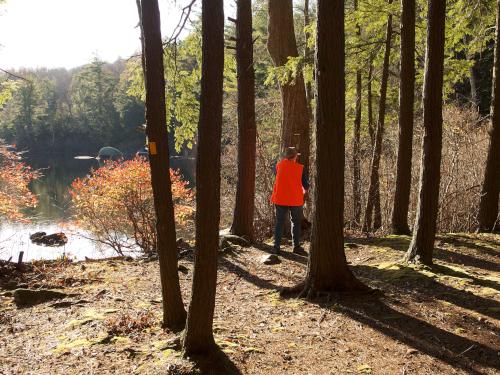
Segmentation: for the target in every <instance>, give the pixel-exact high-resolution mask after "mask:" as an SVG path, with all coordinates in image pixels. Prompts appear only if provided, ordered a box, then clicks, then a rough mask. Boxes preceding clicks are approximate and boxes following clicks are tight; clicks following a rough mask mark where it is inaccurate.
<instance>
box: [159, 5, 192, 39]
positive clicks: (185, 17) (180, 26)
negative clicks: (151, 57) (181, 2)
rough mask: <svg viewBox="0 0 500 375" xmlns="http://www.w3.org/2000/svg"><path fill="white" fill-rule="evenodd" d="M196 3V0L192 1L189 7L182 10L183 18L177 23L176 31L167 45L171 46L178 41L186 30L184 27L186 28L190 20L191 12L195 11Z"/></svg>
mask: <svg viewBox="0 0 500 375" xmlns="http://www.w3.org/2000/svg"><path fill="white" fill-rule="evenodd" d="M195 2H196V0H191V2H190V3H189V4H188V5H186V6H185V7H184V8H182V14H181V18H180V19H179V23H177V26H175V29H174V31H173V32H172V35H171V36H170V38H169V39H168V41H167V42H166V43H165V44H170V43H172V42H173V41H176V40H177V38H178V37H179V35H180V34H181V32H182V30H184V27H185V26H186V22H187V20H188V19H189V16H190V15H191V10H192V9H193V5H194V3H195Z"/></svg>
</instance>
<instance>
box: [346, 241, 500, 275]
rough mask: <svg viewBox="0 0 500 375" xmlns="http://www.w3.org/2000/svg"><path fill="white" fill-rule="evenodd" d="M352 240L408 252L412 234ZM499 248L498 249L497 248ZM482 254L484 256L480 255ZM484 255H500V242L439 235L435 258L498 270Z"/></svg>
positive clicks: (493, 262)
mask: <svg viewBox="0 0 500 375" xmlns="http://www.w3.org/2000/svg"><path fill="white" fill-rule="evenodd" d="M351 240H352V242H354V243H358V244H362V245H366V246H379V247H389V248H391V249H394V250H397V251H401V252H406V250H407V249H408V247H409V245H410V241H411V237H410V236H397V235H388V236H385V237H381V238H355V239H351ZM446 247H453V248H457V247H460V248H463V249H464V250H465V251H466V252H467V254H464V253H463V252H457V251H453V250H448V249H447V248H446ZM495 248H496V249H498V250H495ZM478 255H481V256H482V257H483V258H482V257H479V256H478ZM484 256H489V257H494V258H498V257H500V242H497V241H494V240H488V239H485V238H481V239H477V238H470V237H467V236H466V235H461V234H451V235H438V236H437V244H436V248H435V249H434V259H438V260H442V261H446V262H450V263H456V264H461V265H465V266H469V267H477V268H482V269H484V270H488V271H498V269H499V266H498V264H497V263H496V262H495V260H494V259H490V260H487V259H484Z"/></svg>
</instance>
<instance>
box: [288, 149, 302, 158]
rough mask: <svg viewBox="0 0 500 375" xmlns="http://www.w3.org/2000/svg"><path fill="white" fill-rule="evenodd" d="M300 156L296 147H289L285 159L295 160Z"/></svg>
mask: <svg viewBox="0 0 500 375" xmlns="http://www.w3.org/2000/svg"><path fill="white" fill-rule="evenodd" d="M297 155H300V153H299V152H298V151H297V149H296V148H295V147H287V148H286V149H285V158H287V159H293V158H294V157H295V156H297Z"/></svg>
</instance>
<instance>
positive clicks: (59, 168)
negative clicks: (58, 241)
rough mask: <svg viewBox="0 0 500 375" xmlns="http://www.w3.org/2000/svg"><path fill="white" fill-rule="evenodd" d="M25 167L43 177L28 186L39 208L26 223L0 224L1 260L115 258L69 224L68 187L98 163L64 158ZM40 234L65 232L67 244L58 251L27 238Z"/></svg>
mask: <svg viewBox="0 0 500 375" xmlns="http://www.w3.org/2000/svg"><path fill="white" fill-rule="evenodd" d="M28 163H29V164H30V165H32V166H33V167H34V168H36V169H39V170H40V171H41V173H42V175H43V176H42V177H41V178H40V179H39V180H37V181H34V182H33V183H32V186H31V190H32V191H33V192H34V193H35V194H36V195H37V196H38V205H37V207H36V208H35V209H32V210H30V211H29V212H27V214H28V216H29V217H30V219H31V220H30V222H29V223H10V222H2V223H0V259H3V260H8V259H10V258H12V261H17V259H18V256H19V252H21V251H23V252H24V256H23V261H30V260H35V259H55V258H59V257H61V256H62V255H67V256H68V257H70V258H72V259H76V260H82V259H85V257H88V258H102V257H109V256H113V255H115V254H114V252H113V251H112V250H110V249H106V248H101V247H100V246H98V245H97V244H96V243H95V242H93V241H91V240H90V239H88V237H89V235H88V233H86V232H85V231H83V230H81V229H79V228H76V227H74V226H72V225H71V224H70V221H71V220H70V219H71V198H70V195H69V187H70V185H71V183H72V182H73V180H74V179H75V178H78V177H84V176H85V175H86V174H88V172H89V171H90V169H91V168H92V167H97V162H96V161H95V160H75V159H73V158H67V159H64V160H47V161H39V160H38V161H37V160H34V161H29V162H28ZM40 231H43V232H46V233H47V234H51V233H57V232H64V233H65V234H66V236H67V237H68V242H67V244H66V245H65V246H61V247H45V246H39V245H36V244H34V243H32V242H31V240H30V238H29V237H30V235H31V234H33V233H35V232H40Z"/></svg>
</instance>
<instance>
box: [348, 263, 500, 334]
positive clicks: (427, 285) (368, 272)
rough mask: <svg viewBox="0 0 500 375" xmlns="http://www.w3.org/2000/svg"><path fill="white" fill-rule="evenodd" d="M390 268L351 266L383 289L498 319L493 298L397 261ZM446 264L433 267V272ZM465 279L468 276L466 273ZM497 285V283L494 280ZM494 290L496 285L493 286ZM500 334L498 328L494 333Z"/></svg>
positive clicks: (363, 277)
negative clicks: (453, 285) (438, 301)
mask: <svg viewBox="0 0 500 375" xmlns="http://www.w3.org/2000/svg"><path fill="white" fill-rule="evenodd" d="M391 267H394V268H384V269H381V268H378V267H373V266H366V265H358V266H355V267H353V268H354V271H355V274H356V276H358V277H361V278H362V279H368V281H369V282H374V283H376V284H380V282H382V283H384V284H385V285H384V286H383V288H384V290H387V289H393V291H395V292H396V293H397V294H400V295H401V294H415V292H417V293H418V295H419V296H421V297H422V298H424V299H427V300H440V301H446V302H448V303H451V304H453V305H456V306H460V307H462V308H465V309H468V310H471V311H476V312H478V313H481V314H484V315H487V316H489V317H491V318H493V319H499V318H500V313H499V311H500V302H498V301H495V300H493V299H489V298H484V297H480V296H477V295H475V294H473V293H471V292H469V291H467V290H460V289H456V288H453V287H451V286H449V285H446V284H443V283H441V282H439V278H440V277H442V276H441V274H439V273H437V272H431V271H428V270H425V269H423V270H421V271H420V270H417V269H415V268H413V267H407V266H404V265H400V264H394V265H393V266H391ZM444 268H446V267H444V266H435V268H433V270H434V271H438V270H442V269H444ZM466 277H467V278H469V276H468V275H467V276H466ZM494 284H497V283H494ZM496 288H497V289H498V284H497V285H496ZM498 333H499V334H500V330H499V332H498Z"/></svg>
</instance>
